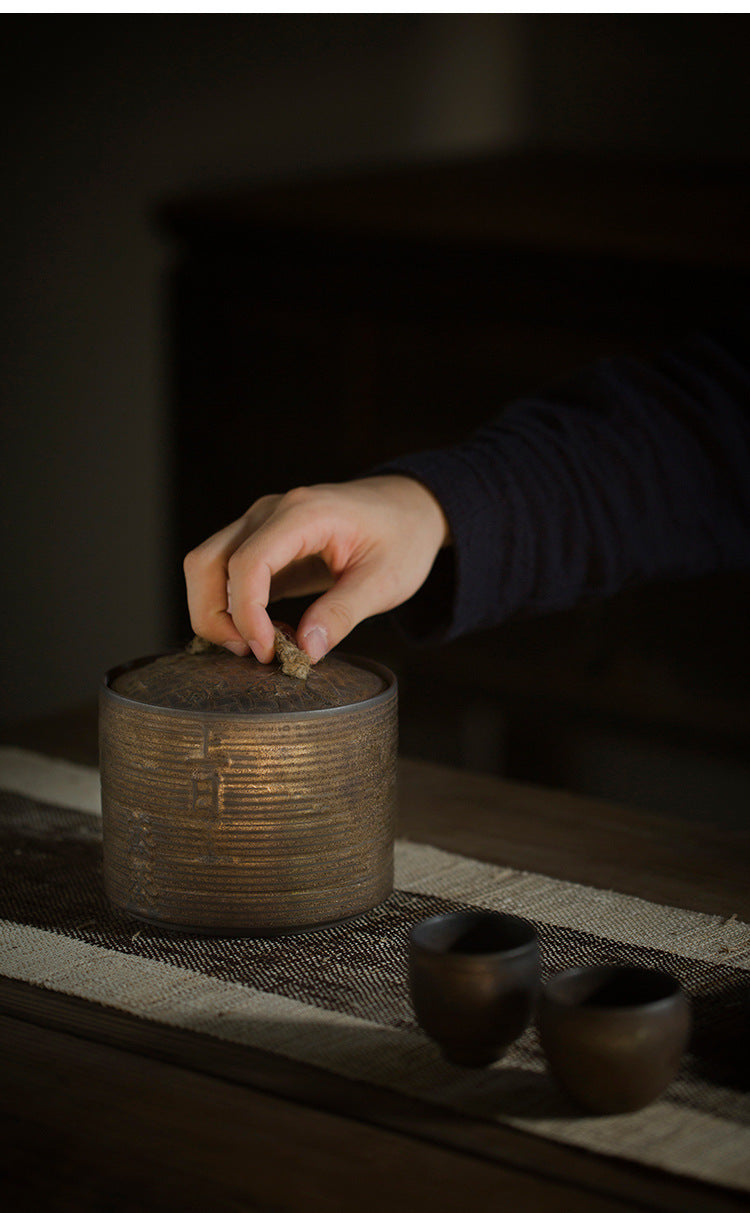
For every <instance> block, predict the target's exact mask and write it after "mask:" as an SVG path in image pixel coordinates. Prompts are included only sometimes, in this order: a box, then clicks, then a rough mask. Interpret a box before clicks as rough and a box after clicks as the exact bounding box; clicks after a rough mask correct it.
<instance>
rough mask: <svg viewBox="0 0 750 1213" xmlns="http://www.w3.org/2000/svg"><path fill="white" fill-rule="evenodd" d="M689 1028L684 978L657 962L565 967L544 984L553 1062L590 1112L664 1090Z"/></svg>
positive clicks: (547, 1047) (625, 1108)
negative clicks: (645, 966) (645, 965)
mask: <svg viewBox="0 0 750 1213" xmlns="http://www.w3.org/2000/svg"><path fill="white" fill-rule="evenodd" d="M690 1027H691V1011H690V1004H689V1002H688V999H687V996H686V994H685V992H684V991H683V989H682V987H681V985H680V983H679V982H678V981H677V979H676V978H674V977H672V976H670V974H668V973H662V972H659V971H658V970H656V969H642V968H636V967H633V968H631V967H627V966H619V965H596V966H591V967H586V968H579V969H568V970H566V972H564V973H559V974H557V976H555V977H552V978H551V979H550V980H549V981H548V982H547V984H546V986H545V987H544V989H543V991H542V996H541V1003H540V1010H539V1032H540V1036H541V1041H542V1047H543V1048H544V1051H545V1053H546V1055H547V1061H548V1063H549V1068H550V1070H551V1072H552V1074H553V1075H554V1077H555V1078H556V1080H557V1081H558V1082H559V1084H560V1086H561V1087H562V1088H563V1089H564V1090H565V1091H567V1093H568V1094H569V1095H570V1096H572V1098H573V1099H574V1100H576V1101H577V1102H578V1103H579V1104H581V1105H583V1107H585V1108H587V1109H589V1110H591V1111H593V1112H605V1113H613V1112H633V1111H635V1110H636V1109H637V1108H643V1107H645V1106H646V1104H649V1103H651V1101H652V1100H653V1099H656V1098H657V1096H659V1095H661V1093H662V1091H664V1090H665V1089H666V1087H667V1086H668V1085H669V1083H670V1082H671V1081H672V1079H673V1078H674V1076H675V1074H676V1073H677V1070H678V1069H679V1065H680V1060H681V1058H682V1054H683V1052H684V1050H685V1046H686V1045H687V1042H688V1039H689V1037H690Z"/></svg>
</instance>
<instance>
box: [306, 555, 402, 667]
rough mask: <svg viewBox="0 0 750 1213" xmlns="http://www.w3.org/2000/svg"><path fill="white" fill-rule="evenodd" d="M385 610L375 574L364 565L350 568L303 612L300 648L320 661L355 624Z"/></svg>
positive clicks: (313, 658)
mask: <svg viewBox="0 0 750 1213" xmlns="http://www.w3.org/2000/svg"><path fill="white" fill-rule="evenodd" d="M384 609H385V602H384V596H383V594H382V592H381V590H380V585H379V578H378V576H377V573H376V571H375V570H374V569H373V568H371V567H368V566H366V565H360V566H359V567H358V568H356V569H350V570H348V571H347V572H345V573H343V574H342V575H341V577H339V579H338V581H337V582H336V584H335V585H334V586H333V587H332V588H331V589H330V590H328V591H327V592H326V593H325V594H321V596H320V598H317V599H316V600H315V602H314V603H313V604H312V606H310V607H308V609H307V610H306V611H305V613H304V615H303V616H302V618H301V619H300V621H299V626H298V628H297V639H298V643H299V645H300V648H302V649H304V650H305V652H306V653H308V654H309V656H310V657H311V658H312V660H313V661H314V662H316V661H320V659H321V657H325V655H326V653H330V651H331V649H333V648H335V647H336V645H337V644H339V643H340V641H342V640H343V639H344V637H345V636H348V635H349V633H350V632H351V630H352V628H354V627H356V625H357V624H358V623H361V622H362V620H363V619H367V618H369V616H370V615H377V614H378V612H379V611H382V610H384Z"/></svg>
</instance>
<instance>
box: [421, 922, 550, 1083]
mask: <svg viewBox="0 0 750 1213" xmlns="http://www.w3.org/2000/svg"><path fill="white" fill-rule="evenodd" d="M409 981H410V989H411V998H412V1003H413V1005H414V1010H415V1013H416V1016H417V1022H418V1023H419V1025H420V1027H421V1028H422V1029H423V1030H424V1031H425V1032H426V1033H427V1035H428V1036H431V1037H432V1039H433V1040H435V1041H436V1042H437V1043H438V1044H439V1046H440V1048H441V1050H442V1052H443V1056H444V1057H445V1058H446V1059H447V1060H448V1061H451V1062H453V1063H454V1064H456V1065H462V1066H487V1065H491V1064H492V1062H494V1061H497V1059H498V1058H499V1057H502V1055H503V1053H504V1052H505V1051H506V1049H507V1048H508V1045H509V1044H511V1043H512V1041H514V1040H515V1039H516V1038H517V1037H518V1036H520V1035H521V1033H522V1032H523V1030H524V1029H525V1028H526V1026H527V1024H528V1023H529V1021H530V1019H531V1017H532V1015H533V1013H534V1010H535V1006H536V1000H537V995H538V992H539V985H540V972H539V942H538V940H537V935H536V931H535V930H534V927H533V926H532V925H531V923H530V922H526V921H525V919H523V918H515V917H513V915H511V914H496V913H494V912H492V911H485V910H477V911H474V910H460V911H458V912H457V913H454V914H440V915H438V916H437V917H436V918H428V919H426V920H425V921H424V922H420V923H418V924H417V926H415V927H414V928H413V930H412V932H411V936H410V940H409Z"/></svg>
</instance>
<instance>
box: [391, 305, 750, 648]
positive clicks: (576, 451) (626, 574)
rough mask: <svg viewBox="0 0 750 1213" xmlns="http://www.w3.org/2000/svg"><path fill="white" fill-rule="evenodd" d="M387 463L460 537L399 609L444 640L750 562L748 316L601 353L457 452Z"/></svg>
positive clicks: (411, 625)
mask: <svg viewBox="0 0 750 1213" xmlns="http://www.w3.org/2000/svg"><path fill="white" fill-rule="evenodd" d="M377 471H378V473H383V472H399V473H402V474H405V475H408V476H411V477H413V478H414V479H416V480H418V481H420V482H421V483H422V484H424V485H425V486H426V487H427V488H429V489H430V490H431V491H432V492H433V493H434V494H435V496H436V497H437V498H438V500H439V501H440V503H441V505H442V506H443V509H444V511H445V513H446V516H447V518H448V522H449V524H450V528H451V533H452V537H453V547H452V548H450V549H445V550H444V551H443V552H441V553H440V554H439V556H438V559H437V561H436V562H435V566H434V568H433V572H432V574H431V576H430V578H429V579H428V582H427V583H426V585H425V586H424V587H423V588H422V590H420V591H419V593H418V594H417V595H416V596H415V598H413V599H412V600H411V601H410V602H409V603H408V604H406V605H405V606H404V607H403V608H400V610H399V611H398V612H396V617H397V619H399V621H400V623H401V624H402V625H403V626H405V627H406V629H407V631H409V632H410V633H411V634H412V635H413V637H414V638H415V639H422V640H448V639H451V638H453V637H455V636H458V635H460V634H462V633H465V632H468V631H472V630H476V629H481V628H486V627H490V626H493V625H495V624H497V623H500V622H502V621H503V620H504V619H506V618H507V617H509V616H511V615H518V614H525V615H532V614H542V613H546V612H551V611H555V610H561V609H564V608H567V607H571V606H574V605H575V604H577V603H580V602H583V601H586V600H590V599H592V598H599V597H606V596H609V595H611V594H614V593H615V592H616V591H618V590H620V589H622V588H624V587H626V586H630V585H636V584H639V583H643V582H647V581H652V580H658V579H660V578H672V579H679V578H685V577H692V576H698V575H701V574H705V573H709V572H714V571H719V570H728V569H738V568H742V567H746V566H748V565H750V318H748V319H744V320H742V321H740V322H739V323H738V324H737V325H736V326H735V327H734V328H731V329H730V328H725V329H724V330H722V331H721V332H717V333H713V334H701V335H696V336H694V337H692V338H690V339H686V341H685V342H684V343H683V344H682V345H681V346H680V347H678V348H675V349H673V350H671V351H669V352H666V353H664V354H663V355H662V356H661V357H660V358H659V359H657V360H655V361H654V362H653V363H652V364H646V363H642V362H638V361H635V360H631V359H617V360H608V361H601V362H599V363H597V364H595V365H594V366H592V367H590V368H588V369H587V370H585V371H583V372H582V373H581V374H579V375H577V376H575V377H574V378H572V379H570V380H568V381H566V382H564V383H561V384H559V385H558V386H556V387H555V388H553V389H551V390H550V391H549V392H547V393H545V394H544V395H540V396H535V397H530V398H527V399H522V400H518V401H516V402H514V403H512V404H510V405H508V406H507V407H506V408H505V409H503V410H502V412H501V413H500V414H499V415H498V416H497V417H496V418H495V419H494V420H492V421H491V422H490V423H489V424H487V425H486V426H484V427H482V428H481V429H479V430H477V431H476V432H475V433H474V434H473V435H472V436H471V437H469V438H468V439H467V440H466V441H465V442H463V443H461V444H459V445H458V446H455V447H451V448H446V449H442V450H433V451H426V452H422V453H418V454H414V455H405V456H403V457H399V458H396V459H393V460H391V461H389V462H388V463H386V464H383V465H381V466H380V467H379V468H378V469H377Z"/></svg>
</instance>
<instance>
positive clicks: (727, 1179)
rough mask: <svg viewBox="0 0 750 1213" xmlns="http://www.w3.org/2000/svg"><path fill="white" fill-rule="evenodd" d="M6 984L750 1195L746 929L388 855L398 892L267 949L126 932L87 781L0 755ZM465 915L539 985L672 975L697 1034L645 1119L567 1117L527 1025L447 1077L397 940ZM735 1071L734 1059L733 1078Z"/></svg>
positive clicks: (410, 849) (0, 941) (469, 866)
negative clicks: (687, 999)
mask: <svg viewBox="0 0 750 1213" xmlns="http://www.w3.org/2000/svg"><path fill="white" fill-rule="evenodd" d="M0 789H2V790H0V835H1V837H2V845H1V849H0V869H1V871H0V973H2V974H3V975H5V976H7V977H11V978H15V979H17V980H21V981H25V982H29V983H31V984H33V985H36V986H42V987H45V988H47V989H51V990H56V991H60V992H62V993H66V994H71V995H76V996H78V997H80V998H84V999H87V1000H90V1001H91V1002H94V1003H99V1004H103V1005H105V1006H108V1007H115V1008H118V1009H120V1010H122V1011H126V1012H129V1013H130V1014H132V1015H135V1016H138V1017H140V1018H142V1019H146V1020H152V1021H156V1022H158V1023H161V1024H165V1025H173V1026H176V1027H180V1028H183V1029H185V1028H187V1029H190V1030H192V1031H193V1032H196V1033H202V1034H206V1035H208V1036H212V1037H217V1038H219V1039H222V1040H225V1041H232V1042H234V1043H236V1044H240V1045H249V1046H253V1047H254V1048H260V1049H263V1050H266V1051H268V1052H270V1053H276V1054H281V1055H283V1056H284V1057H287V1058H291V1059H294V1060H297V1061H300V1062H304V1063H307V1064H308V1065H314V1066H316V1067H319V1068H321V1069H323V1070H326V1071H330V1072H332V1073H334V1074H336V1075H339V1076H343V1077H345V1078H349V1079H353V1080H358V1081H363V1082H367V1083H371V1084H375V1085H376V1086H381V1087H384V1088H388V1089H390V1090H392V1091H397V1092H401V1093H404V1094H407V1095H409V1096H412V1097H416V1098H418V1099H421V1100H423V1101H426V1102H428V1103H432V1104H437V1105H440V1106H443V1107H449V1108H451V1109H453V1110H454V1111H458V1112H460V1113H463V1114H466V1115H469V1116H473V1117H479V1118H482V1119H487V1120H496V1121H500V1122H502V1123H504V1124H510V1125H513V1126H514V1127H515V1128H518V1129H522V1130H524V1131H526V1132H529V1133H535V1134H539V1135H541V1136H544V1137H547V1138H550V1139H552V1140H555V1141H558V1142H563V1143H566V1144H569V1145H574V1146H578V1147H582V1148H585V1149H588V1150H591V1151H595V1152H598V1153H601V1154H607V1155H611V1156H615V1157H619V1158H623V1159H629V1160H634V1161H637V1162H640V1163H644V1164H647V1165H649V1166H654V1167H658V1168H661V1169H663V1170H666V1171H671V1172H674V1173H676V1174H681V1175H684V1176H690V1177H693V1178H696V1179H701V1180H705V1181H708V1182H713V1183H718V1184H721V1185H723V1186H726V1187H734V1188H739V1189H746V1190H750V1093H749V1091H748V1087H749V1084H748V1077H749V1075H748V1063H747V1050H748V997H749V993H750V975H749V973H748V970H749V969H750V926H749V925H748V924H746V923H743V922H739V921H737V920H736V918H735V917H734V916H732V917H731V918H729V919H722V918H718V917H715V916H712V915H708V914H698V913H691V912H689V911H686V910H682V909H677V908H674V907H668V906H660V905H655V904H652V903H650V902H647V901H644V900H642V899H639V898H636V897H628V896H625V895H622V894H619V893H614V892H610V891H603V890H598V889H592V888H588V887H585V886H583V885H576V884H571V883H567V882H565V881H560V880H553V879H551V878H549V877H546V876H538V875H534V874H532V873H528V872H519V871H514V870H512V869H509V868H500V867H496V866H495V865H493V864H488V863H482V862H479V861H475V860H471V859H466V858H463V857H461V856H458V855H453V854H448V853H447V852H445V851H441V850H437V849H435V848H433V847H429V846H424V845H421V844H416V843H411V842H404V841H402V842H399V843H397V847H396V891H395V892H394V894H393V896H392V897H391V898H390V899H389V900H388V901H387V902H385V903H384V904H383V905H382V906H380V907H379V908H377V909H376V910H374V911H373V912H372V913H370V914H368V915H365V916H363V917H362V918H360V919H358V920H357V921H356V922H353V923H349V924H344V925H339V926H335V927H331V928H327V929H324V930H319V931H316V932H312V933H309V934H303V935H296V936H288V937H285V938H276V939H265V940H264V939H236V938H233V939H213V938H206V937H196V936H190V935H187V934H182V933H175V932H165V931H161V930H159V929H157V928H155V927H150V926H148V925H144V924H137V923H135V922H133V921H131V920H128V919H126V918H124V917H123V916H122V915H119V914H117V913H116V912H114V911H113V910H112V909H111V908H110V907H109V905H108V903H107V901H106V899H105V896H104V891H103V886H102V876H101V830H100V826H101V822H100V807H99V784H98V774H97V772H95V771H92V770H91V769H89V768H85V767H77V766H74V765H73V764H70V763H63V762H57V761H53V760H51V759H45V758H42V757H40V756H38V755H32V754H28V753H26V752H24V751H19V750H13V749H4V750H3V749H0ZM466 906H473V907H483V908H489V909H496V910H501V911H504V912H510V913H513V914H518V915H521V916H522V917H524V918H528V919H529V920H531V921H532V922H534V924H535V925H536V927H537V930H538V932H539V937H540V943H541V949H542V958H543V976H545V977H546V976H548V975H549V974H550V973H553V972H557V971H559V970H561V969H564V968H567V967H569V966H571V965H579V964H595V963H600V962H615V963H626V964H639V965H646V966H648V967H654V968H660V969H663V970H665V971H667V972H670V973H673V974H674V975H675V976H676V977H677V978H678V979H679V980H680V981H681V982H682V983H683V985H684V986H685V988H686V989H687V990H688V992H689V994H690V995H691V998H692V1002H693V1010H694V1015H695V1031H694V1035H693V1041H692V1044H691V1047H690V1051H689V1053H688V1055H687V1056H686V1058H685V1061H684V1064H683V1066H682V1069H681V1071H680V1073H679V1075H678V1076H677V1078H676V1079H675V1080H674V1082H673V1083H672V1084H671V1086H670V1087H669V1089H668V1091H667V1092H666V1093H665V1094H664V1095H663V1096H662V1098H661V1099H659V1100H658V1101H656V1102H655V1103H653V1104H651V1105H650V1106H649V1107H647V1108H645V1109H643V1110H642V1111H640V1112H634V1113H628V1114H625V1115H618V1116H593V1115H586V1114H581V1113H580V1112H578V1111H577V1110H576V1109H575V1108H574V1107H573V1106H572V1105H570V1104H568V1103H567V1101H566V1100H565V1098H564V1097H563V1096H562V1095H561V1094H560V1093H559V1092H558V1091H557V1089H556V1088H555V1086H554V1084H553V1083H552V1080H551V1079H550V1078H549V1077H548V1074H547V1072H546V1069H545V1064H544V1058H543V1054H542V1052H541V1049H540V1046H539V1042H538V1039H537V1036H536V1032H535V1029H534V1028H533V1027H532V1028H530V1029H529V1030H528V1031H527V1032H526V1033H525V1034H524V1036H523V1037H522V1038H521V1039H520V1040H519V1041H517V1042H516V1044H514V1045H513V1046H511V1048H510V1049H509V1051H508V1053H507V1054H506V1056H505V1057H504V1058H503V1059H502V1060H501V1061H500V1062H498V1063H496V1064H495V1065H494V1066H491V1067H489V1068H487V1069H485V1070H479V1071H477V1070H464V1069H461V1068H459V1067H456V1066H453V1065H450V1064H449V1063H447V1062H445V1061H443V1060H442V1059H441V1057H440V1055H439V1052H438V1050H437V1047H436V1046H435V1045H434V1044H433V1043H432V1042H431V1041H430V1040H428V1039H427V1037H426V1036H425V1035H424V1034H423V1033H422V1032H421V1030H420V1029H419V1027H418V1025H417V1024H416V1022H415V1019H414V1014H413V1011H412V1008H411V1005H410V1000H409V994H408V983H407V960H406V956H407V940H408V934H409V930H410V928H411V927H412V926H413V925H414V924H415V923H416V922H418V921H419V920H420V919H423V918H427V917H429V916H430V915H432V914H436V913H443V912H445V911H448V910H451V909H457V908H461V907H466ZM743 1057H744V1058H745V1061H744V1065H743V1060H742V1059H743Z"/></svg>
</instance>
